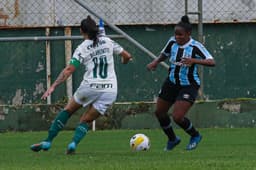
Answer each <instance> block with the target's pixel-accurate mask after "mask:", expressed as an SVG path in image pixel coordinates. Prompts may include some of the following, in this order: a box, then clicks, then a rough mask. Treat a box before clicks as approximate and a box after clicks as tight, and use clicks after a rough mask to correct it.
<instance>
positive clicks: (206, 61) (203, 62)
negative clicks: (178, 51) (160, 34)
mask: <svg viewBox="0 0 256 170" xmlns="http://www.w3.org/2000/svg"><path fill="white" fill-rule="evenodd" d="M181 62H182V63H183V64H185V65H192V64H200V65H204V66H209V67H214V66H215V60H214V59H213V58H211V59H196V58H182V60H181Z"/></svg>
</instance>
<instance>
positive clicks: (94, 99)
mask: <svg viewBox="0 0 256 170" xmlns="http://www.w3.org/2000/svg"><path fill="white" fill-rule="evenodd" d="M116 97H117V92H103V91H99V90H95V89H92V88H90V87H88V86H86V85H83V86H80V87H79V88H78V89H77V90H76V92H75V94H74V99H75V101H76V102H77V103H78V104H81V105H83V107H86V106H88V105H90V104H92V105H93V107H94V108H95V109H96V110H97V111H98V112H100V114H102V115H104V114H105V112H106V110H107V109H108V108H109V107H110V106H111V105H112V104H113V103H114V102H115V101H116Z"/></svg>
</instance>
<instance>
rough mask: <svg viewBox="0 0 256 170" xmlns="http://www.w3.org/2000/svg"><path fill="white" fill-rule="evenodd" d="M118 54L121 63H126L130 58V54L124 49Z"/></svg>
mask: <svg viewBox="0 0 256 170" xmlns="http://www.w3.org/2000/svg"><path fill="white" fill-rule="evenodd" d="M119 55H120V56H121V62H122V63H123V64H127V63H128V62H129V61H131V60H132V56H131V54H130V53H128V52H127V51H126V50H123V51H122V52H121V53H120V54H119Z"/></svg>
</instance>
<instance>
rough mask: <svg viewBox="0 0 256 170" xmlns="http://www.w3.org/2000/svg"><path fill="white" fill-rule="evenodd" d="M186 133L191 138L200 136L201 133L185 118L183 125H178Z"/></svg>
mask: <svg viewBox="0 0 256 170" xmlns="http://www.w3.org/2000/svg"><path fill="white" fill-rule="evenodd" d="M177 124H178V125H179V126H180V127H181V128H182V129H184V131H185V132H187V133H188V134H189V135H190V136H192V137H195V136H198V135H199V132H198V131H197V130H196V129H195V127H194V126H193V125H192V123H191V121H190V120H189V119H188V118H186V117H184V119H183V121H182V122H181V123H177Z"/></svg>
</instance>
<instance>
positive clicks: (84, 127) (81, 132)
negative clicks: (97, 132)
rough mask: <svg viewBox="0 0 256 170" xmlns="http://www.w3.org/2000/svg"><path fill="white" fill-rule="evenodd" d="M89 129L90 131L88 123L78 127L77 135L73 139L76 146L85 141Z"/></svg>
mask: <svg viewBox="0 0 256 170" xmlns="http://www.w3.org/2000/svg"><path fill="white" fill-rule="evenodd" d="M88 129H89V127H88V125H87V124H86V123H80V124H79V125H78V126H77V127H76V130H75V134H74V137H73V141H74V142H75V144H76V145H77V144H78V143H79V142H80V141H81V140H82V139H83V137H84V136H85V135H86V133H87V132H88Z"/></svg>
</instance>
